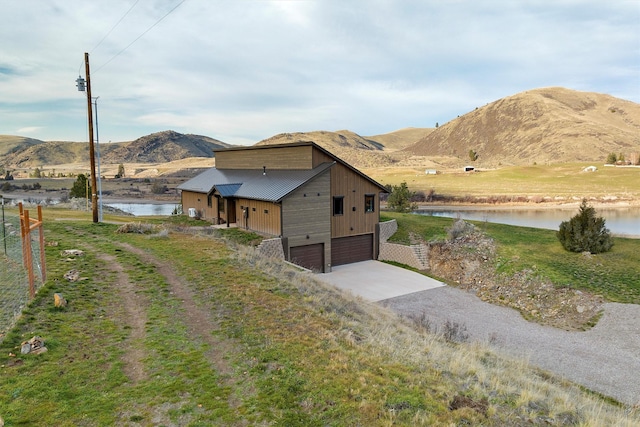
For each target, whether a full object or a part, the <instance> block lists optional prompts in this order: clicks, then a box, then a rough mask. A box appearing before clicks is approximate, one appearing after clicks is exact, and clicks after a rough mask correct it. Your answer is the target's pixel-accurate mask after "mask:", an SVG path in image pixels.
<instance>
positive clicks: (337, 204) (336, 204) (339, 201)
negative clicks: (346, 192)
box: [333, 196, 344, 216]
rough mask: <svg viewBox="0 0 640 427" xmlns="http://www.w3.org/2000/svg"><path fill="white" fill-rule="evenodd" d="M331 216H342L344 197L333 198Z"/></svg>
mask: <svg viewBox="0 0 640 427" xmlns="http://www.w3.org/2000/svg"><path fill="white" fill-rule="evenodd" d="M333 215H334V216H335V215H344V196H333Z"/></svg>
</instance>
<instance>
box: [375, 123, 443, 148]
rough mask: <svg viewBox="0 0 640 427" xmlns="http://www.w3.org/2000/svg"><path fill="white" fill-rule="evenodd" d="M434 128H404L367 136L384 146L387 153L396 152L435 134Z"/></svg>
mask: <svg viewBox="0 0 640 427" xmlns="http://www.w3.org/2000/svg"><path fill="white" fill-rule="evenodd" d="M434 130H435V129H434V128H404V129H399V130H396V131H394V132H389V133H385V134H382V135H375V136H366V137H365V138H367V139H368V140H370V141H375V142H377V143H379V144H382V145H383V146H384V150H385V151H395V150H401V149H403V148H406V147H407V146H409V145H411V144H414V143H415V142H417V141H419V140H421V139H422V138H424V137H426V136H427V135H429V134H430V133H431V132H433V131H434Z"/></svg>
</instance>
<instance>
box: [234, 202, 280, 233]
mask: <svg viewBox="0 0 640 427" xmlns="http://www.w3.org/2000/svg"><path fill="white" fill-rule="evenodd" d="M243 207H245V208H248V209H249V217H248V218H247V221H246V222H245V219H244V217H243V216H242V208H243ZM281 209H282V207H281V206H280V204H278V203H272V202H263V201H261V200H249V199H237V200H236V221H237V224H238V227H241V228H247V229H249V230H252V231H257V232H259V233H264V234H270V235H272V236H280V235H281V234H282V231H281V229H280V224H281V222H282V221H281ZM265 210H266V211H268V212H267V213H265Z"/></svg>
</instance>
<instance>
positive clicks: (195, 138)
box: [102, 130, 230, 163]
mask: <svg viewBox="0 0 640 427" xmlns="http://www.w3.org/2000/svg"><path fill="white" fill-rule="evenodd" d="M103 147H105V148H106V149H105V150H104V151H103V154H102V158H103V161H104V162H105V163H163V162H170V161H173V160H179V159H184V158H187V157H214V154H213V150H216V149H219V148H226V147H230V145H229V144H226V143H224V142H221V141H218V140H217V139H213V138H209V137H208V136H202V135H192V134H186V135H185V134H181V133H178V132H174V131H172V130H167V131H163V132H156V133H152V134H150V135H147V136H143V137H141V138H138V139H136V140H135V141H131V142H123V143H119V144H117V145H115V146H112V145H111V144H109V145H106V146H103Z"/></svg>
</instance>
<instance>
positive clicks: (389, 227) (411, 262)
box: [378, 219, 429, 270]
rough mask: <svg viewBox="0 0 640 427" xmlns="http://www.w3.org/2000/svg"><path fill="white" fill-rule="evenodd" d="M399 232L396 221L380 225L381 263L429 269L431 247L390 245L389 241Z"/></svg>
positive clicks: (422, 245) (379, 256)
mask: <svg viewBox="0 0 640 427" xmlns="http://www.w3.org/2000/svg"><path fill="white" fill-rule="evenodd" d="M396 231H398V223H397V222H396V220H395V219H392V220H391V221H387V222H381V223H380V254H379V255H378V260H379V261H393V262H397V263H400V264H405V265H408V266H409V267H413V268H417V269H418V270H426V269H428V268H429V247H428V246H427V245H424V244H420V245H410V246H407V245H400V244H398V243H389V242H387V240H389V238H390V237H391V236H393V234H394V233H395V232H396Z"/></svg>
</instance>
